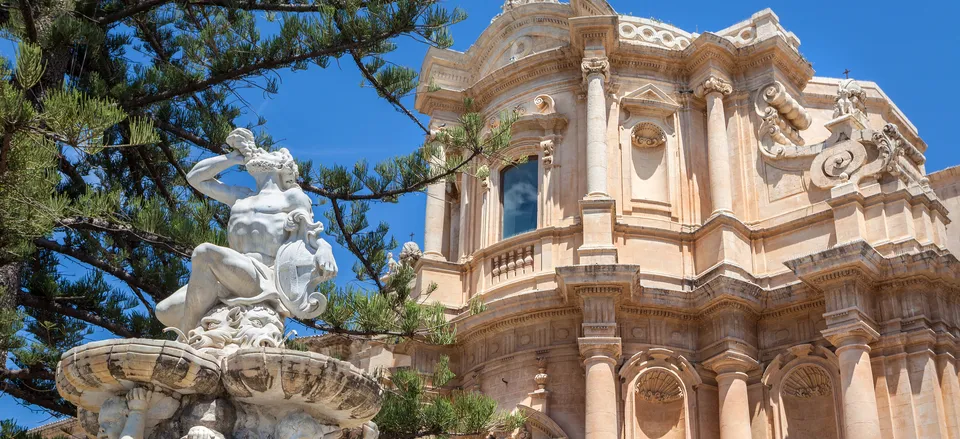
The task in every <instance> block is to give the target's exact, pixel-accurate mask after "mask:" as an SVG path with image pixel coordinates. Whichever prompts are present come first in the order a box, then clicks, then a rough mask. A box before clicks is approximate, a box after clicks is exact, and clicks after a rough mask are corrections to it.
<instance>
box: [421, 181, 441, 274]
mask: <svg viewBox="0 0 960 439" xmlns="http://www.w3.org/2000/svg"><path fill="white" fill-rule="evenodd" d="M446 197H447V183H446V182H445V181H440V182H437V183H433V184H431V185H429V186H427V212H426V219H425V220H424V228H423V229H424V230H423V256H424V257H425V258H429V259H444V255H443V237H444V234H443V220H444V215H446V207H447V206H446V203H445V202H444V200H445V199H446Z"/></svg>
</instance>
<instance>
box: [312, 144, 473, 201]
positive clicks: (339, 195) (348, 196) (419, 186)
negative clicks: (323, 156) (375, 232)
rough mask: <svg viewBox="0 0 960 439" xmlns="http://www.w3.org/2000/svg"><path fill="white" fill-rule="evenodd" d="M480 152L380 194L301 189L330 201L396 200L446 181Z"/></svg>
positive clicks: (314, 187) (314, 188)
mask: <svg viewBox="0 0 960 439" xmlns="http://www.w3.org/2000/svg"><path fill="white" fill-rule="evenodd" d="M479 155H480V151H479V150H477V151H472V152H471V153H470V155H469V156H467V157H466V158H465V159H463V160H462V161H461V162H460V163H459V164H458V165H457V166H454V167H452V168H450V169H447V170H444V171H443V172H441V173H439V174H435V175H433V176H431V177H430V178H427V179H424V180H422V181H419V182H416V183H414V184H410V185H407V186H404V187H401V188H397V189H390V190H385V191H379V192H371V193H369V194H357V193H346V192H341V191H330V190H327V189H325V188H321V187H317V186H314V185H312V184H307V183H300V188H302V189H303V190H304V191H307V192H310V193H313V194H316V195H319V196H321V197H324V198H328V199H330V200H341V201H364V200H367V201H371V200H383V199H385V198H395V197H398V196H400V195H406V194H409V193H411V192H418V191H421V190H423V189H424V188H426V187H427V186H430V185H431V184H433V183H437V182H440V181H443V180H446V178H447V177H449V176H451V175H454V174H456V173H457V172H460V170H461V169H463V167H464V166H466V165H467V163H470V161H471V160H473V159H474V158H476V157H478V156H479Z"/></svg>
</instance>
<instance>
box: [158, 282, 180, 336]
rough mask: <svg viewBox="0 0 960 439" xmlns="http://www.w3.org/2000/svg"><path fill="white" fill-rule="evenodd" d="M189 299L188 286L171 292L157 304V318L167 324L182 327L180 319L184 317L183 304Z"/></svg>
mask: <svg viewBox="0 0 960 439" xmlns="http://www.w3.org/2000/svg"><path fill="white" fill-rule="evenodd" d="M186 301H187V286H186V285H184V286H182V287H180V289H179V290H177V292H175V293H173V294H171V295H170V296H169V297H167V298H166V299H163V300H161V301H160V303H158V304H157V309H156V310H155V311H156V314H157V320H159V321H160V323H163V324H164V325H166V326H173V327H176V328H179V327H180V320H181V318H182V317H183V305H184V303H185V302H186Z"/></svg>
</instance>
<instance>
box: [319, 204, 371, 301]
mask: <svg viewBox="0 0 960 439" xmlns="http://www.w3.org/2000/svg"><path fill="white" fill-rule="evenodd" d="M330 207H331V208H332V209H333V216H334V218H335V219H336V220H337V228H338V229H340V234H341V235H342V236H343V242H344V243H346V244H347V249H348V250H350V253H353V255H354V256H356V257H357V260H359V261H360V264H361V265H363V269H364V271H366V272H367V276H369V277H370V279H371V280H373V283H374V284H375V285H376V286H377V291H384V286H383V282H381V281H380V273H379V272H377V270H376V269H374V268H373V264H371V263H370V261H369V260H368V259H367V257H366V255H364V254H363V252H362V251H360V248H359V247H357V244H356V243H355V242H353V233H351V232H347V230H346V225H345V224H344V219H343V208H341V207H340V203H339V202H337V200H330Z"/></svg>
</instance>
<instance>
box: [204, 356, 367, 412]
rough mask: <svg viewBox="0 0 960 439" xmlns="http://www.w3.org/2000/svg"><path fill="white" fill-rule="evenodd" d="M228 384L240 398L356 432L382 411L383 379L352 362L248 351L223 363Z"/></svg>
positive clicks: (234, 394) (228, 358)
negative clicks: (379, 382)
mask: <svg viewBox="0 0 960 439" xmlns="http://www.w3.org/2000/svg"><path fill="white" fill-rule="evenodd" d="M222 379H223V386H224V388H225V389H226V391H227V393H228V394H230V395H231V396H232V397H233V398H234V399H235V400H237V401H240V402H243V403H247V404H252V405H259V406H275V405H277V404H281V405H283V406H284V407H285V408H287V409H291V410H292V409H302V410H304V411H305V412H306V413H308V414H309V415H310V416H312V417H314V418H316V419H317V420H320V421H321V422H324V423H327V424H331V425H339V426H340V427H342V428H352V427H356V426H359V425H361V424H363V423H364V422H366V421H369V420H370V419H373V417H374V416H375V415H376V414H377V412H378V411H380V405H381V403H382V393H381V392H382V390H381V387H380V385H379V384H378V383H377V381H376V380H375V379H374V378H372V377H370V376H369V375H366V374H364V373H363V372H362V371H361V370H360V369H358V368H356V367H354V366H353V365H352V364H350V363H347V362H344V361H340V360H336V359H333V358H330V357H327V356H325V355H320V354H317V353H313V352H301V351H293V350H288V349H280V348H269V347H261V348H247V349H240V350H238V351H237V352H235V353H233V354H231V355H229V356H228V357H226V358H224V359H223V364H222Z"/></svg>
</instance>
